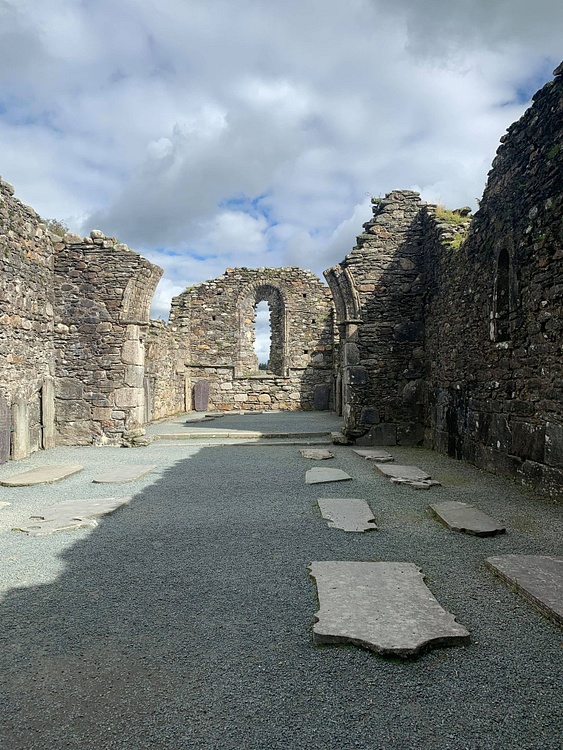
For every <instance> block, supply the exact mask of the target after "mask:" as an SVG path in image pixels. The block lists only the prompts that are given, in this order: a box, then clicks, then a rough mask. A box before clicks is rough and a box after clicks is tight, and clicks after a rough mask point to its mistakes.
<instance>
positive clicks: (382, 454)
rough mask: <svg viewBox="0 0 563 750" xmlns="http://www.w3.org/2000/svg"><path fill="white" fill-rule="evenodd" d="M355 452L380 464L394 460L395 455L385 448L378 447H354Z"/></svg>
mask: <svg viewBox="0 0 563 750" xmlns="http://www.w3.org/2000/svg"><path fill="white" fill-rule="evenodd" d="M353 451H354V453H356V454H357V455H358V456H361V457H362V458H365V459H367V460H368V461H377V463H379V464H387V463H389V462H390V461H394V460H395V459H394V458H393V456H392V455H391V454H390V453H388V452H387V451H384V450H378V449H377V448H354V449H353Z"/></svg>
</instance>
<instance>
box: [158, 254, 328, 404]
mask: <svg viewBox="0 0 563 750" xmlns="http://www.w3.org/2000/svg"><path fill="white" fill-rule="evenodd" d="M262 300H265V301H267V302H268V304H269V308H270V313H271V319H270V320H271V336H272V346H271V356H270V362H269V365H268V368H269V369H268V370H266V371H264V370H259V369H258V361H257V358H256V355H255V354H254V320H255V306H256V304H257V303H258V302H260V301H262ZM169 325H170V327H171V328H172V329H173V330H174V331H175V333H176V335H177V337H178V338H179V340H182V341H185V342H187V347H188V352H187V360H186V366H187V367H186V379H187V380H186V382H187V385H186V388H187V392H188V396H189V394H190V393H193V389H194V388H195V387H196V384H197V383H198V382H199V381H208V383H209V402H208V408H209V409H218V410H220V411H231V410H236V409H239V410H240V409H243V410H261V409H287V410H291V409H312V408H315V404H316V405H317V406H319V405H320V402H321V400H322V397H321V395H320V394H321V392H322V393H324V395H325V397H326V398H327V401H328V399H329V394H330V392H331V390H332V367H333V316H332V303H331V299H330V292H329V290H328V289H327V287H326V286H324V285H323V284H322V283H321V282H320V280H319V279H318V278H317V277H316V276H314V275H313V274H312V273H310V272H308V271H303V270H301V269H299V268H294V267H291V268H277V269H267V268H259V269H249V268H237V269H227V271H226V273H225V274H223V275H222V276H220V277H219V278H217V279H214V280H212V281H209V282H206V283H204V284H198V285H197V286H194V287H192V288H191V289H188V290H186V292H184V293H183V294H182V295H180V296H179V297H176V298H175V299H174V300H173V302H172V310H171V314H170V324H169ZM315 394H316V395H315ZM316 399H317V401H316ZM188 405H189V406H190V408H195V403H194V401H193V397H192V402H191V404H188ZM328 405H329V404H328V403H327V404H326V406H325V407H324V408H327V407H328Z"/></svg>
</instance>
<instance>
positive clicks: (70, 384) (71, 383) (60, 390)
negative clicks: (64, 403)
mask: <svg viewBox="0 0 563 750" xmlns="http://www.w3.org/2000/svg"><path fill="white" fill-rule="evenodd" d="M55 394H56V396H57V398H58V399H68V400H69V401H78V400H80V399H81V398H83V396H84V386H83V385H82V383H81V382H80V381H78V380H75V379H74V378H57V380H55Z"/></svg>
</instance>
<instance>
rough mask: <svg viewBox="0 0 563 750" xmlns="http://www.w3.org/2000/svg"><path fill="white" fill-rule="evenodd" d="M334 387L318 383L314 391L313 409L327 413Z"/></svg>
mask: <svg viewBox="0 0 563 750" xmlns="http://www.w3.org/2000/svg"><path fill="white" fill-rule="evenodd" d="M331 394H332V387H331V385H330V383H317V385H316V386H315V390H314V391H313V409H316V410H317V411H327V410H328V409H329V408H330V397H331Z"/></svg>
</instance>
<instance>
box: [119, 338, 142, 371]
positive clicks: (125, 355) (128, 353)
mask: <svg viewBox="0 0 563 750" xmlns="http://www.w3.org/2000/svg"><path fill="white" fill-rule="evenodd" d="M121 361H122V362H123V363H124V364H126V365H144V363H145V348H144V346H143V345H142V344H141V342H140V341H136V340H135V339H132V340H127V341H124V342H123V346H122V347H121Z"/></svg>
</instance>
